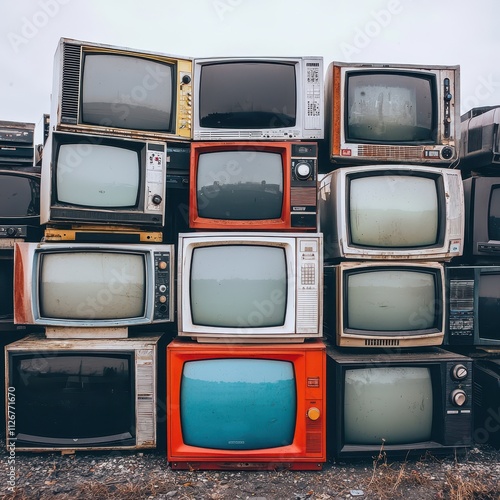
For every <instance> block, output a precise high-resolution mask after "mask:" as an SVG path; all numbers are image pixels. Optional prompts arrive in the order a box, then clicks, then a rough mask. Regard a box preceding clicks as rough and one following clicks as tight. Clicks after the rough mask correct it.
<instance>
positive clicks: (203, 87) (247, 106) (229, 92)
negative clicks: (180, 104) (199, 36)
mask: <svg viewBox="0 0 500 500" xmlns="http://www.w3.org/2000/svg"><path fill="white" fill-rule="evenodd" d="M295 81H296V75H295V65H294V64H286V63H272V62H250V61H248V62H231V63H222V64H207V65H204V66H203V67H202V70H201V79H200V99H199V102H200V125H201V126H202V127H210V128H241V129H250V128H281V127H293V126H295V121H296V100H297V97H296V84H295Z"/></svg>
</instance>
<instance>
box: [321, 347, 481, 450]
mask: <svg viewBox="0 0 500 500" xmlns="http://www.w3.org/2000/svg"><path fill="white" fill-rule="evenodd" d="M326 355H327V377H328V381H329V383H330V384H333V385H334V386H335V387H336V388H337V390H335V391H334V392H333V393H332V394H331V396H332V397H330V398H329V399H328V405H327V411H328V428H327V436H328V445H327V446H328V455H329V458H331V459H339V458H341V459H344V458H363V457H364V458H368V457H371V458H373V456H375V455H378V454H379V453H382V452H383V453H384V454H386V455H388V456H391V457H392V456H394V457H395V456H405V457H407V456H409V455H415V454H416V453H418V454H420V456H424V455H426V454H427V452H431V453H432V454H438V455H440V454H452V453H459V452H461V451H462V452H463V451H465V450H466V449H467V448H470V447H471V446H472V443H473V439H472V404H473V400H474V398H473V383H472V376H473V364H472V359H471V358H470V357H468V356H465V355H461V354H457V353H453V352H450V351H446V350H444V349H441V348H439V347H430V348H427V349H417V350H415V349H413V350H412V349H401V350H396V351H391V352H389V351H387V352H383V353H382V352H375V353H374V352H359V351H354V352H352V351H350V352H346V351H345V350H341V349H338V348H337V347H334V346H332V345H330V344H327V349H326ZM413 366H418V367H427V368H430V369H431V380H432V388H433V396H434V405H433V425H432V439H431V440H430V441H426V442H418V443H403V444H395V445H391V444H390V443H386V442H382V440H381V442H380V444H377V445H372V444H364V445H363V444H361V445H355V444H346V443H345V439H344V438H343V432H344V425H343V419H344V417H343V411H344V394H345V373H346V371H347V370H349V369H356V368H377V367H382V368H386V367H395V368H396V367H413ZM459 366H460V367H463V368H465V371H466V372H467V374H466V377H465V379H463V380H457V379H455V378H454V375H453V373H455V370H456V369H457V368H458V367H459ZM460 369H462V368H460ZM454 390H463V391H464V392H465V395H466V402H465V404H464V405H463V406H456V405H454V404H453V402H452V400H451V398H452V397H453V391H454ZM434 393H435V395H434ZM436 410H439V411H440V413H437V412H436ZM330 427H331V428H330ZM464 436H465V439H462V438H463V437H464ZM461 439H462V440H461Z"/></svg>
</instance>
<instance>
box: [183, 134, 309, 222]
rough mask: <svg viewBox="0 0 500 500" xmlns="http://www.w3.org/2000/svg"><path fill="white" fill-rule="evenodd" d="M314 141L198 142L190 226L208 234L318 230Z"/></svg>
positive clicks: (194, 152) (193, 164)
mask: <svg viewBox="0 0 500 500" xmlns="http://www.w3.org/2000/svg"><path fill="white" fill-rule="evenodd" d="M317 149H318V146H317V144H316V143H312V142H296V141H290V142H270V141H263V142H252V141H248V142H242V141H232V142H193V143H192V145H191V164H190V197H189V198H190V204H189V226H190V227H191V228H192V229H205V230H211V229H214V230H219V231H223V230H230V229H239V230H251V231H258V230H275V231H290V230H293V231H306V230H307V231H316V227H317V212H316V204H317V180H318V178H317V168H318V166H317V155H318V151H317Z"/></svg>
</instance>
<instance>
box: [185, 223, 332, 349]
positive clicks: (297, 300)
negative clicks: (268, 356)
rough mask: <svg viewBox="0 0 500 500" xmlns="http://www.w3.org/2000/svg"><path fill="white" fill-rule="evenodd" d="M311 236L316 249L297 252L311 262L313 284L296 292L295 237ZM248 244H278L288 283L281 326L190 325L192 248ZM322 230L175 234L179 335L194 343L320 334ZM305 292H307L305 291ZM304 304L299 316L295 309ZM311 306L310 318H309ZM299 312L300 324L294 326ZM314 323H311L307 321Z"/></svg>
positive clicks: (300, 338)
mask: <svg viewBox="0 0 500 500" xmlns="http://www.w3.org/2000/svg"><path fill="white" fill-rule="evenodd" d="M301 240H311V241H313V242H315V246H316V249H313V250H312V251H310V252H309V251H307V250H306V251H302V252H301V253H302V255H303V257H302V259H304V260H305V261H307V262H308V263H309V262H312V263H313V264H314V266H315V277H317V280H315V281H316V284H311V285H307V287H303V292H304V293H303V294H298V293H297V292H298V285H297V279H298V276H297V272H298V269H299V266H300V263H301V257H300V256H299V255H298V254H299V245H298V242H299V241H301ZM219 245H223V246H226V245H227V246H229V245H252V246H271V247H278V248H283V249H284V250H285V256H286V267H287V278H289V279H290V276H291V279H292V280H293V283H292V286H288V287H287V288H288V290H287V297H286V306H285V307H286V315H285V321H284V324H283V325H280V326H276V327H263V328H260V327H255V328H234V327H213V326H205V325H196V324H194V323H193V322H192V314H191V301H190V292H189V290H190V273H189V270H190V266H191V258H192V254H193V250H195V249H196V248H203V247H210V246H219ZM322 248H323V235H322V234H321V233H285V232H283V233H274V232H273V233H261V232H213V233H209V232H192V233H180V234H179V242H178V249H177V251H178V258H177V266H178V267H177V325H178V336H179V337H190V338H192V339H196V340H197V341H198V342H228V341H230V342H233V343H241V342H251V343H259V342H264V343H265V342H286V343H292V342H304V341H305V339H313V338H321V337H322V336H323V293H322V289H323V274H322V271H321V270H322V267H323V258H322V255H323V250H322ZM308 294H311V295H308ZM299 308H301V309H304V312H303V314H302V315H300V314H299V312H298V309H299ZM311 311H312V312H313V315H314V317H315V320H314V321H312V320H310V319H308V318H310V315H311ZM301 317H304V320H303V322H304V323H306V324H305V325H302V326H300V325H298V324H297V323H300V320H301ZM312 323H314V325H313V324H312Z"/></svg>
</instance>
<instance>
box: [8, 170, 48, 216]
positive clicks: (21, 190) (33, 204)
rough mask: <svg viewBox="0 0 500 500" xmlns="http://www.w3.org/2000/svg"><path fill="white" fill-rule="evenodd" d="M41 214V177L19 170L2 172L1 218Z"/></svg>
mask: <svg viewBox="0 0 500 500" xmlns="http://www.w3.org/2000/svg"><path fill="white" fill-rule="evenodd" d="M39 215H40V179H39V178H36V177H35V176H34V175H23V174H22V173H21V172H17V171H2V172H1V173H0V220H2V219H6V218H12V220H14V219H23V218H26V217H38V216H39Z"/></svg>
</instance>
